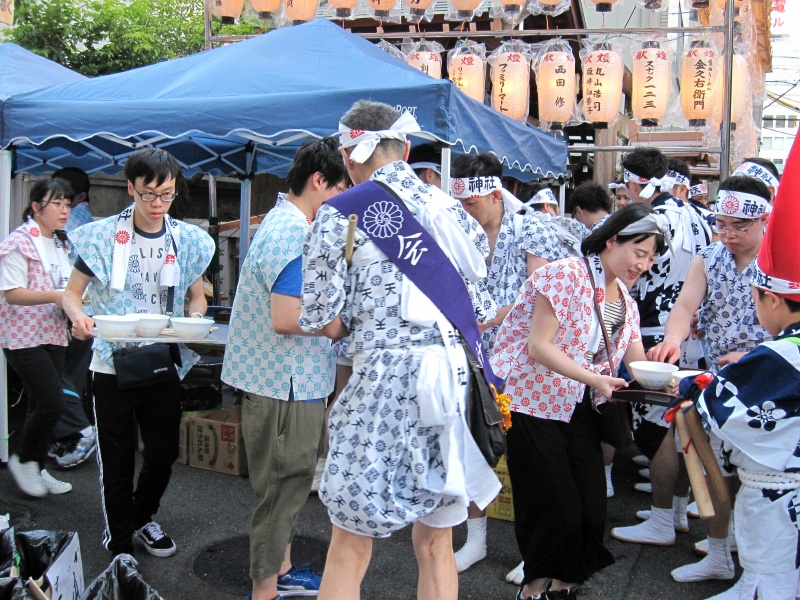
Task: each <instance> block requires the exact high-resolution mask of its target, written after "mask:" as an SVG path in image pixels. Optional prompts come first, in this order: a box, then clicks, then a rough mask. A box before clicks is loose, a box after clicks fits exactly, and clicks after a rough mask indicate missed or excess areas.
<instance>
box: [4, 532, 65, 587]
mask: <svg viewBox="0 0 800 600" xmlns="http://www.w3.org/2000/svg"><path fill="white" fill-rule="evenodd" d="M74 535H76V534H74V533H70V532H65V531H44V530H34V531H20V532H17V531H16V530H15V528H14V527H11V528H10V529H6V530H5V531H3V532H2V536H0V600H27V599H28V598H35V596H33V595H32V594H31V592H30V591H28V586H27V581H28V579H34V580H36V579H39V578H40V577H42V576H43V575H44V572H45V571H46V570H47V569H48V568H49V567H50V565H51V564H52V562H53V560H54V559H55V558H56V557H57V556H58V554H59V552H61V550H62V548H63V547H64V546H66V545H67V544H68V543H69V542H70V541H71V540H72V537H73V536H74ZM14 567H16V569H15V573H14V576H13V577H12V576H11V571H12V568H14Z"/></svg>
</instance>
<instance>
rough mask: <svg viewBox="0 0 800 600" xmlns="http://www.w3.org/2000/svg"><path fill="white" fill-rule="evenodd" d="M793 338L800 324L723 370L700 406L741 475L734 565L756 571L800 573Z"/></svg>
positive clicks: (796, 351)
mask: <svg viewBox="0 0 800 600" xmlns="http://www.w3.org/2000/svg"><path fill="white" fill-rule="evenodd" d="M798 335H800V322H798V323H795V324H793V325H791V326H790V327H788V328H786V330H784V331H783V332H782V333H781V334H780V335H779V336H777V338H776V339H775V340H773V341H766V342H763V343H762V344H760V345H759V346H757V347H756V348H755V349H754V350H752V351H750V352H749V353H748V354H747V355H746V356H744V357H743V358H742V359H741V360H739V362H737V363H733V364H731V365H728V366H726V367H725V368H723V369H722V370H721V371H720V372H719V373H717V376H716V378H715V379H714V380H713V381H712V382H711V383H710V384H709V385H708V387H706V389H705V390H704V391H703V393H702V395H701V396H700V399H699V400H698V402H697V408H698V410H699V411H700V412H701V414H703V415H704V416H705V417H706V418H707V419H706V420H707V424H708V426H709V427H710V429H711V431H712V432H713V433H714V434H716V435H717V436H719V437H720V438H721V439H722V442H723V446H722V451H723V453H724V454H725V458H726V459H727V460H729V462H730V463H732V464H733V465H736V466H737V467H738V469H739V478H740V479H741V481H742V488H741V489H740V490H739V493H738V494H737V496H736V506H735V522H736V543H737V545H738V546H739V562H740V563H741V565H742V567H744V568H745V569H746V570H748V571H751V572H754V573H785V572H788V571H793V570H795V569H797V568H798V567H800V551H799V550H800V531H799V530H800V522H798V511H799V510H800V345H798V344H799V343H800V339H797V336H798ZM791 338H796V339H795V340H794V341H793V340H792V339H791Z"/></svg>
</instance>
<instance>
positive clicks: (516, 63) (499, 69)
mask: <svg viewBox="0 0 800 600" xmlns="http://www.w3.org/2000/svg"><path fill="white" fill-rule="evenodd" d="M529 92H530V67H529V65H528V57H527V56H525V55H524V54H523V53H521V52H516V51H514V52H502V53H500V54H498V55H497V56H495V57H494V58H493V59H492V108H494V109H495V110H496V111H497V112H499V113H501V114H504V115H506V116H508V117H511V118H512V119H515V120H518V121H519V120H524V119H526V118H527V116H528V110H529V109H528V94H529Z"/></svg>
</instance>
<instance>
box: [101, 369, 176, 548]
mask: <svg viewBox="0 0 800 600" xmlns="http://www.w3.org/2000/svg"><path fill="white" fill-rule="evenodd" d="M93 390H94V403H95V422H96V425H97V443H98V455H99V461H100V478H101V493H102V496H103V512H104V515H105V519H106V531H105V533H104V536H103V545H104V546H105V547H106V548H107V549H108V550H111V551H112V552H114V553H115V554H119V553H121V552H130V550H131V549H132V547H133V541H132V534H133V532H134V530H136V529H138V528H140V527H141V526H143V525H145V524H147V523H148V522H150V520H151V519H152V517H153V515H154V514H156V512H158V507H159V504H160V503H161V497H162V496H163V495H164V491H165V490H166V489H167V485H168V484H169V479H170V476H171V475H172V464H173V463H174V462H175V459H176V458H178V429H179V427H180V421H181V401H180V398H181V397H180V381H179V379H178V377H177V375H176V376H175V378H174V381H171V382H169V383H167V384H159V385H157V386H150V387H143V388H138V389H134V390H120V389H119V388H118V387H117V377H116V376H115V375H107V374H104V373H95V374H94V386H93ZM134 417H136V421H138V423H139V430H140V431H141V434H142V440H143V441H144V452H143V463H142V469H141V471H140V472H139V479H138V481H137V482H136V487H135V489H134V475H135V467H136V447H137V443H138V438H137V435H136V427H135V424H134Z"/></svg>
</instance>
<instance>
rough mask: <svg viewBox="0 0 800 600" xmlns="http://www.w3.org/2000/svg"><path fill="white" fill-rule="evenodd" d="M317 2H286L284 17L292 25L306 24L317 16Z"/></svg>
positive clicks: (308, 0) (314, 0)
mask: <svg viewBox="0 0 800 600" xmlns="http://www.w3.org/2000/svg"><path fill="white" fill-rule="evenodd" d="M318 8H319V0H286V16H287V17H288V18H289V19H291V20H292V23H295V24H298V23H307V22H308V21H313V20H314V17H316V16H317V9H318Z"/></svg>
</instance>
